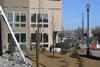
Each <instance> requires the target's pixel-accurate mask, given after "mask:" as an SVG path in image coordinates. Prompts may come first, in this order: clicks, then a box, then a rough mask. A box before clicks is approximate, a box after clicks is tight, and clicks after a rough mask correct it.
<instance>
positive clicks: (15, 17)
mask: <svg viewBox="0 0 100 67" xmlns="http://www.w3.org/2000/svg"><path fill="white" fill-rule="evenodd" d="M19 19H20V14H19V13H15V14H14V21H15V22H20V21H19Z"/></svg>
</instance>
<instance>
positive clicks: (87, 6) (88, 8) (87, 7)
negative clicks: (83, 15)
mask: <svg viewBox="0 0 100 67" xmlns="http://www.w3.org/2000/svg"><path fill="white" fill-rule="evenodd" d="M86 10H87V55H88V56H89V55H90V51H89V10H90V4H87V5H86Z"/></svg>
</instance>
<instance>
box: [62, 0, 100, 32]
mask: <svg viewBox="0 0 100 67" xmlns="http://www.w3.org/2000/svg"><path fill="white" fill-rule="evenodd" d="M62 1H63V8H62V9H63V12H62V13H63V29H64V30H73V29H78V26H79V27H82V13H83V14H84V26H85V28H87V11H86V4H87V3H89V4H90V5H91V7H90V12H89V15H90V18H89V19H90V22H89V23H90V25H89V26H90V28H92V29H93V28H95V27H96V26H100V0H62Z"/></svg>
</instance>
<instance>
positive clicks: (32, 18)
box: [31, 13, 36, 23]
mask: <svg viewBox="0 0 100 67" xmlns="http://www.w3.org/2000/svg"><path fill="white" fill-rule="evenodd" d="M31 22H34V23H35V22H36V13H34V14H31Z"/></svg>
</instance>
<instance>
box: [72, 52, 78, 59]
mask: <svg viewBox="0 0 100 67" xmlns="http://www.w3.org/2000/svg"><path fill="white" fill-rule="evenodd" d="M71 57H73V58H77V59H80V56H79V53H78V52H77V50H73V52H72V55H71Z"/></svg>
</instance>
